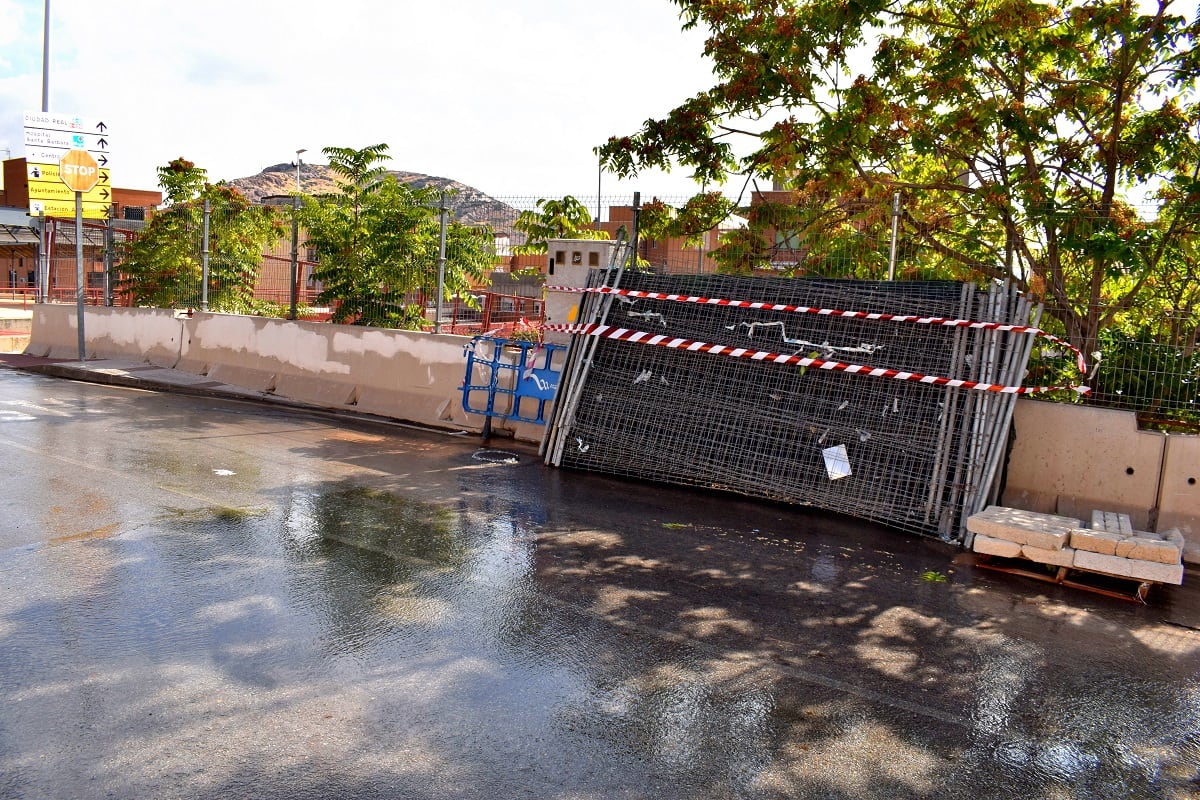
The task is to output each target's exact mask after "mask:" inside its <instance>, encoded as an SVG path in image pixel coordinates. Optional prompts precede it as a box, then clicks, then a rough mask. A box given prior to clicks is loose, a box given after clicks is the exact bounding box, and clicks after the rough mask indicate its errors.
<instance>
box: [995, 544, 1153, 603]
mask: <svg viewBox="0 0 1200 800" xmlns="http://www.w3.org/2000/svg"><path fill="white" fill-rule="evenodd" d="M975 566H977V567H979V568H981V569H990V570H992V571H994V572H1007V573H1009V574H1011V575H1021V576H1024V577H1026V578H1033V579H1034V580H1039V581H1044V582H1046V583H1053V584H1057V585H1059V586H1070V587H1071V588H1073V589H1082V590H1084V591H1087V592H1094V593H1096V594H1102V595H1104V596H1106V597H1115V598H1117V599H1118V600H1129V601H1132V602H1135V603H1142V604H1143V605H1144V604H1145V603H1146V597H1147V596H1148V595H1149V594H1150V589H1152V588H1153V587H1155V586H1157V585H1158V583H1157V582H1155V581H1142V580H1138V579H1137V578H1126V577H1123V576H1120V575H1112V574H1110V573H1107V572H1094V571H1092V570H1087V569H1079V568H1078V567H1057V568H1056V569H1055V571H1054V572H1046V571H1038V570H1037V569H1036V567H1038V566H1041V567H1053V566H1054V565H1052V564H1041V563H1040V562H1037V561H1029V560H1027V559H1023V558H1000V557H999V556H990V555H986V554H984V553H975ZM1114 586H1115V587H1119V586H1128V587H1132V588H1130V589H1126V590H1124V591H1122V590H1121V589H1120V588H1110V587H1114Z"/></svg>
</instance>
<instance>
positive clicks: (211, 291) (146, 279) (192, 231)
mask: <svg viewBox="0 0 1200 800" xmlns="http://www.w3.org/2000/svg"><path fill="white" fill-rule="evenodd" d="M158 180H159V185H160V186H161V187H162V188H163V192H164V194H165V195H166V198H165V199H166V202H167V207H166V208H164V209H162V210H160V211H158V212H157V213H156V214H155V215H154V216H153V217H152V218H151V220H150V222H149V224H148V225H147V226H146V230H145V231H143V232H142V234H141V235H140V236H139V237H138V238H137V240H136V241H134V242H133V244H132V245H130V246H129V248H128V250H127V252H126V258H125V260H124V262H123V263H122V265H121V272H122V273H123V274H124V275H125V277H124V278H123V279H122V280H121V281H119V282H118V287H119V288H121V289H123V290H126V291H128V292H129V293H130V294H131V295H132V297H133V300H134V303H135V304H137V305H149V306H160V307H167V308H172V307H179V306H189V307H199V306H200V304H201V301H202V297H203V294H202V292H201V285H202V283H203V274H202V273H203V260H202V259H203V249H204V243H203V241H202V239H203V215H204V203H205V201H208V203H209V207H210V209H211V214H210V218H209V231H208V235H209V238H208V251H209V286H208V306H209V308H210V309H211V310H213V311H224V312H232V313H263V312H268V311H273V310H274V309H270V308H268V306H269V305H270V304H266V303H261V302H258V301H256V300H255V299H254V284H255V282H256V280H257V278H258V269H259V266H260V265H261V263H262V253H263V251H264V249H265V248H266V247H267V245H269V244H270V242H272V241H273V240H275V239H278V238H279V237H280V236H281V235H283V227H282V222H281V220H280V219H279V216H278V214H277V213H276V212H275V209H272V208H266V207H261V206H252V205H250V202H249V201H248V200H247V199H246V198H245V197H244V196H243V195H242V194H241V193H240V192H239V191H238V190H237V189H235V188H233V187H232V186H227V185H225V184H223V183H218V184H211V183H209V182H208V180H207V177H206V172H205V170H204V169H202V168H200V167H197V166H196V165H195V164H194V163H193V162H191V161H188V160H187V159H185V158H177V159H175V160H173V161H171V162H170V163H169V164H167V165H166V166H165V167H159V169H158Z"/></svg>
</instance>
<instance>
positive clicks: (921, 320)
mask: <svg viewBox="0 0 1200 800" xmlns="http://www.w3.org/2000/svg"><path fill="white" fill-rule="evenodd" d="M546 290H547V291H550V292H574V293H594V294H612V295H620V296H622V297H636V298H639V299H644V300H671V301H674V302H679V303H699V304H701V305H708V306H726V307H728V308H755V309H760V310H763V311H792V312H796V313H799V314H820V315H822V316H827V317H842V318H847V319H871V320H883V321H886V322H911V323H913V324H916V325H941V326H944V327H953V328H971V329H975V330H991V331H1011V332H1012V333H1028V334H1031V335H1033V336H1040V337H1042V338H1043V339H1046V340H1048V341H1051V342H1054V343H1055V344H1059V345H1062V346H1063V347H1066V348H1068V349H1069V350H1071V351H1072V352H1073V353H1075V365H1076V366H1077V367H1078V368H1079V374H1080V375H1086V374H1087V361H1086V360H1085V359H1084V357H1083V352H1082V351H1081V350H1080V349H1079V348H1078V347H1075V346H1074V345H1073V344H1071V343H1070V342H1067V341H1064V340H1062V339H1060V338H1059V337H1057V336H1055V335H1054V334H1052V333H1047V332H1046V331H1044V330H1042V329H1041V328H1034V327H1032V326H1030V325H1008V324H1005V323H1002V322H978V321H976V320H969V319H951V318H949V317H919V316H916V315H915V314H876V313H872V312H867V311H840V310H838V309H835V308H812V307H811V306H791V305H786V304H783V303H761V302H751V301H748V300H722V299H719V298H715V297H697V296H693V295H683V294H664V293H662V292H642V291H637V290H635V289H614V288H612V287H609V286H596V287H582V286H580V287H576V286H547V287H546Z"/></svg>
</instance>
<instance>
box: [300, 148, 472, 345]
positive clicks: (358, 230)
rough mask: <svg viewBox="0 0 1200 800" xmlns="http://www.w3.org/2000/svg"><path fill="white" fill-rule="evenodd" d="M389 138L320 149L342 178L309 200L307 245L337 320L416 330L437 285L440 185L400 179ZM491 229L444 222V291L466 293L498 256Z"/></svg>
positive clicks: (448, 294) (305, 213)
mask: <svg viewBox="0 0 1200 800" xmlns="http://www.w3.org/2000/svg"><path fill="white" fill-rule="evenodd" d="M387 149H388V147H387V145H386V144H378V145H372V146H370V147H366V148H363V149H361V150H354V149H351V148H342V147H327V148H325V149H324V150H323V151H322V152H324V154H325V156H326V157H327V158H328V159H329V166H330V167H331V168H332V169H333V170H334V172H336V173H337V174H338V175H339V176H340V177H341V178H342V187H341V190H340V191H339V192H338V193H337V194H333V195H329V196H323V197H318V198H310V199H306V201H305V206H304V209H303V211H302V222H303V225H304V228H305V230H306V231H307V241H306V246H307V247H309V248H310V249H311V250H313V251H315V252H316V254H317V263H318V266H317V268H316V269H314V270H313V277H314V278H315V279H316V280H319V281H321V283H322V287H323V288H322V291H321V294H320V295H319V296H318V300H319V301H320V302H323V303H330V304H332V305H333V307H334V311H333V316H332V317H331V319H332V321H333V322H339V323H344V322H351V323H354V324H356V325H372V326H375V327H383V328H407V329H412V330H419V329H420V328H421V327H422V325H423V323H424V321H425V308H424V305H423V303H421V302H419V301H420V298H419V297H418V296H416V295H418V294H419V293H420V292H422V291H428V290H429V289H431V288H432V287H434V286H436V285H437V273H438V252H439V245H440V241H439V239H440V225H439V220H438V201H439V199H440V198H439V192H438V191H437V190H436V189H433V188H428V189H419V188H414V187H412V186H409V185H408V184H404V183H400V182H399V181H398V180H396V177H395V176H394V175H391V174H388V173H387V171H386V170H385V169H384V168H383V166H382V165H381V162H382V161H383V160H385V159H386V158H387ZM494 250H495V239H494V237H493V236H492V233H491V231H490V230H489V229H487V228H476V227H469V226H466V225H462V224H460V223H458V222H457V221H451V222H450V223H449V225H448V226H447V229H446V253H447V258H446V264H445V284H444V285H445V294H446V297H447V298H449V297H453V296H454V295H455V294H458V293H466V292H467V290H469V289H470V288H471V286H472V284H473V283H475V282H478V281H480V280H482V279H483V277H484V275H485V274H486V272H487V270H488V269H489V268H490V267H491V265H492V263H493V261H494Z"/></svg>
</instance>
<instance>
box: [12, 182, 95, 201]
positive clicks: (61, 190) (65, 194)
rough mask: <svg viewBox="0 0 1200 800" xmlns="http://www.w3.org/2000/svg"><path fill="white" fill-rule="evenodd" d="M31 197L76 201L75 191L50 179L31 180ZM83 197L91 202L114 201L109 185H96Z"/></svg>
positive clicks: (35, 198) (34, 198)
mask: <svg viewBox="0 0 1200 800" xmlns="http://www.w3.org/2000/svg"><path fill="white" fill-rule="evenodd" d="M29 199H30V200H31V201H32V200H70V201H71V202H74V201H75V193H74V192H73V191H71V190H70V189H68V188H67V187H66V185H65V184H62V183H52V182H50V181H30V182H29ZM83 199H84V200H85V201H87V202H91V203H112V190H111V189H109V188H108V187H107V186H96V188H94V189H91V190H90V191H86V192H84V193H83Z"/></svg>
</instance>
